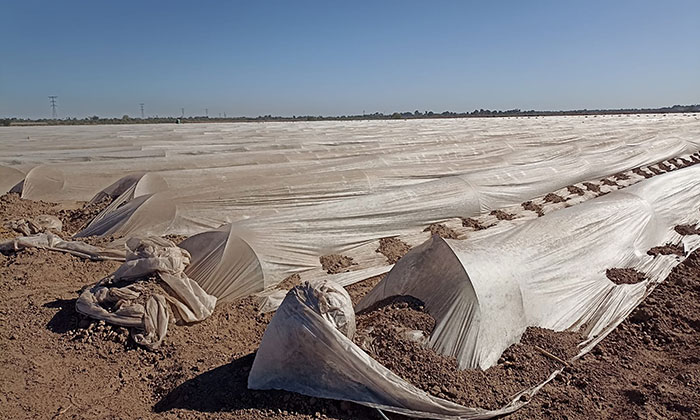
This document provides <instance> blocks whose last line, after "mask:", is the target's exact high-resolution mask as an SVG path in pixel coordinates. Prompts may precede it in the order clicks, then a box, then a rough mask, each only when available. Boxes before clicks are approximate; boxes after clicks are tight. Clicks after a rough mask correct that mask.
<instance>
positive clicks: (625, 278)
mask: <svg viewBox="0 0 700 420" xmlns="http://www.w3.org/2000/svg"><path fill="white" fill-rule="evenodd" d="M605 275H606V276H608V278H609V279H610V281H612V282H613V283H615V284H635V283H639V282H640V281H643V280H644V279H645V277H644V274H642V273H640V272H639V271H637V270H635V269H634V268H608V269H607V270H605Z"/></svg>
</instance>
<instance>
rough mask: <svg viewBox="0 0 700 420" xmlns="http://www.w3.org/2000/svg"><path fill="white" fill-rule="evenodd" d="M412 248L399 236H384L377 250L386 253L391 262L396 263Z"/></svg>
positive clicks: (388, 260)
mask: <svg viewBox="0 0 700 420" xmlns="http://www.w3.org/2000/svg"><path fill="white" fill-rule="evenodd" d="M410 250H411V246H410V245H408V244H407V243H406V242H404V241H402V240H401V239H399V238H382V239H380V240H379V248H377V250H376V251H375V252H379V253H380V254H382V255H384V256H385V257H386V260H387V262H388V263H389V264H396V262H397V261H398V260H400V259H401V257H403V256H404V255H406V253H407V252H408V251H410Z"/></svg>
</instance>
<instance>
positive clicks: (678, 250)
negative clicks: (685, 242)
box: [647, 244, 685, 257]
mask: <svg viewBox="0 0 700 420" xmlns="http://www.w3.org/2000/svg"><path fill="white" fill-rule="evenodd" d="M647 254H649V255H678V256H679V257H682V256H683V255H685V253H684V252H683V247H682V246H680V245H673V244H666V245H664V246H655V247H653V248H651V249H650V250H649V251H647Z"/></svg>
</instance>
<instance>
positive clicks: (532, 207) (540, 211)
mask: <svg viewBox="0 0 700 420" xmlns="http://www.w3.org/2000/svg"><path fill="white" fill-rule="evenodd" d="M520 205H521V206H523V208H524V209H525V210H530V211H534V212H535V213H537V217H542V216H544V209H542V206H540V205H539V204H535V203H533V202H532V201H526V202H524V203H521V204H520Z"/></svg>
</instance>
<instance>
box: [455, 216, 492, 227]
mask: <svg viewBox="0 0 700 420" xmlns="http://www.w3.org/2000/svg"><path fill="white" fill-rule="evenodd" d="M462 226H463V227H468V228H472V229H474V230H483V229H488V228H489V227H490V226H484V225H482V224H481V223H480V222H479V221H478V220H476V219H472V218H471V217H467V218H463V219H462Z"/></svg>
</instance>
